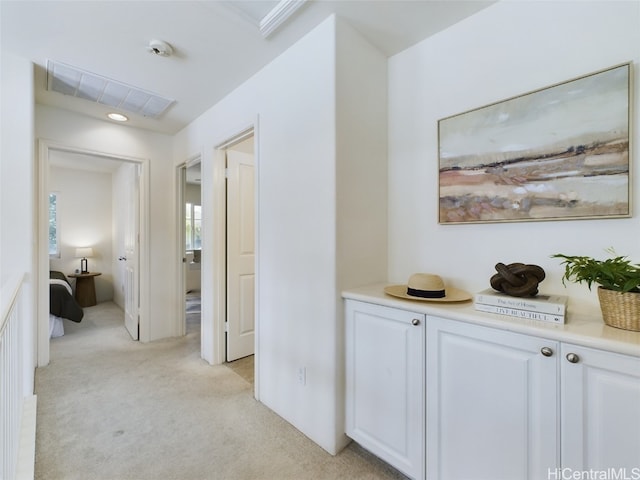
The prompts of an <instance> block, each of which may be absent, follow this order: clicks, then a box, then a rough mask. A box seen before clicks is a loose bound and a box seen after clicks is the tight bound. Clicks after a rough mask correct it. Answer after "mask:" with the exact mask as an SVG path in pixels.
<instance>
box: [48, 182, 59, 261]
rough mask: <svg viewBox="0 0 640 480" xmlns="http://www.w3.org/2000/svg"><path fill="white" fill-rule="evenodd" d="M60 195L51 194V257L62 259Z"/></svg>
mask: <svg viewBox="0 0 640 480" xmlns="http://www.w3.org/2000/svg"><path fill="white" fill-rule="evenodd" d="M58 227H59V226H58V194H57V193H50V194H49V256H50V257H57V258H60V229H59V228H58Z"/></svg>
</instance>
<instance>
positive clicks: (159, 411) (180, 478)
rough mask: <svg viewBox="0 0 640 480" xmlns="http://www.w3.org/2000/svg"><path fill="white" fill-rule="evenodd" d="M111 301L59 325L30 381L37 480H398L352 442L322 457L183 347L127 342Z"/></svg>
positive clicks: (242, 387)
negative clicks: (60, 332) (46, 360)
mask: <svg viewBox="0 0 640 480" xmlns="http://www.w3.org/2000/svg"><path fill="white" fill-rule="evenodd" d="M122 318H123V315H122V311H121V310H119V309H118V307H116V306H115V305H114V304H112V303H102V304H98V305H96V306H95V307H89V308H86V309H85V318H84V319H83V321H82V323H79V324H74V323H73V322H69V321H65V330H66V333H65V336H63V337H60V338H56V339H53V340H52V341H51V363H50V365H49V366H47V367H44V368H38V369H37V371H36V393H37V395H38V415H37V435H36V467H35V470H36V479H38V480H67V479H82V480H146V479H150V480H151V479H153V480H165V479H166V480H172V479H175V480H200V479H202V480H209V479H211V480H217V479H220V480H253V479H256V480H288V479H291V480H294V479H295V480H304V479H313V480H324V479H326V480H333V479H402V478H405V477H404V476H402V475H401V474H399V473H398V472H396V471H395V470H393V469H391V468H390V467H388V466H387V465H386V464H384V463H382V462H380V461H379V460H377V459H376V458H375V457H374V456H372V455H370V454H369V453H368V452H366V451H364V450H363V449H362V448H360V447H359V446H357V445H356V444H354V443H352V444H351V445H350V446H349V447H347V448H346V449H345V450H344V451H343V452H341V453H340V454H339V455H337V456H331V455H329V454H328V453H326V452H325V451H324V450H323V449H321V448H320V447H319V446H317V445H316V444H314V443H313V442H311V441H310V440H309V439H308V438H307V437H305V436H304V435H303V434H301V433H300V432H299V431H298V430H296V429H295V428H293V427H292V426H291V425H290V424H288V423H287V422H286V421H284V420H283V419H282V418H280V417H279V416H277V415H276V414H275V413H273V412H272V411H270V410H269V409H267V408H266V407H265V406H264V405H262V404H260V403H259V402H257V401H256V400H255V399H254V398H253V393H252V392H253V390H252V386H251V384H250V383H249V382H248V381H246V380H244V379H243V378H242V377H240V376H239V375H237V374H236V373H234V372H233V371H232V370H231V369H230V368H228V367H226V366H224V365H218V366H210V365H208V364H207V363H206V362H204V361H203V360H202V359H201V358H200V355H199V346H200V330H199V324H195V323H194V324H193V325H192V326H191V327H189V325H188V333H187V335H186V336H185V337H182V338H177V339H168V340H162V341H158V342H152V343H150V344H142V343H139V342H134V341H132V340H131V339H130V337H129V334H128V333H127V331H126V330H125V328H124V326H123V322H122Z"/></svg>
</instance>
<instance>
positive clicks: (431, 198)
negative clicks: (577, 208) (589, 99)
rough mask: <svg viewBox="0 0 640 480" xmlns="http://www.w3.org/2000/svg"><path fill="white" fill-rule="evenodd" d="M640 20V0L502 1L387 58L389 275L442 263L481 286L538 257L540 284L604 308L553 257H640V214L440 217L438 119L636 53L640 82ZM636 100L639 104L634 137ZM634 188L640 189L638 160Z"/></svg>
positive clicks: (452, 276)
mask: <svg viewBox="0 0 640 480" xmlns="http://www.w3.org/2000/svg"><path fill="white" fill-rule="evenodd" d="M639 25H640V2H637V1H628V2H608V1H593V2H582V1H580V2H574V1H569V2H521V1H514V2H511V1H508V2H499V3H497V4H495V5H493V6H491V7H489V8H488V9H486V10H483V11H481V12H480V13H478V14H476V15H475V16H473V17H471V18H468V19H466V20H464V21H462V22H460V23H458V24H456V25H454V26H453V27H451V28H449V29H447V30H446V31H444V32H441V33H440V34H438V35H435V36H434V37H431V38H429V39H427V40H425V41H423V42H421V43H419V44H418V45H416V46H414V47H412V48H410V49H408V50H406V51H404V52H402V53H400V54H398V55H396V56H394V57H393V58H391V59H390V62H389V212H390V217H389V244H390V246H389V252H390V253H389V257H390V263H389V280H390V281H393V282H399V283H403V282H406V280H407V278H408V277H409V275H410V274H411V273H413V272H418V271H426V272H434V273H438V274H440V275H442V276H443V277H444V278H445V280H448V281H451V282H452V283H454V284H455V285H456V286H458V287H461V288H465V289H468V290H469V291H472V292H473V291H478V290H481V289H484V288H487V287H488V286H489V278H490V277H491V275H493V274H494V273H495V269H494V266H495V264H496V263H497V262H503V263H511V262H523V263H533V264H537V265H540V266H541V267H542V268H544V269H545V271H546V272H547V279H546V280H544V282H543V283H542V285H541V291H543V292H545V293H560V294H568V295H570V307H569V308H570V311H574V312H580V311H587V310H593V309H596V311H597V309H598V306H597V297H596V292H595V291H593V292H589V290H588V289H587V288H586V287H585V286H583V285H569V287H568V289H566V290H565V288H564V287H563V286H562V283H561V281H560V277H561V275H562V271H561V268H560V266H559V262H558V261H557V260H556V259H550V258H549V256H550V255H552V254H553V253H557V252H562V253H567V254H580V255H583V254H584V255H595V256H598V257H602V258H605V257H606V255H607V254H606V252H605V251H604V249H605V248H607V247H609V246H614V247H615V249H616V250H617V251H618V253H620V254H626V255H629V256H630V257H631V258H632V259H634V260H635V261H636V262H638V261H640V243H639V242H638V235H639V232H640V220H639V218H638V216H637V213H636V215H635V216H634V217H633V218H630V219H615V220H614V219H609V220H574V221H558V222H532V223H506V224H484V225H438V223H437V222H438V210H437V203H438V175H437V174H438V138H437V121H438V119H440V118H444V117H447V116H450V115H453V114H456V113H460V112H464V111H467V110H470V109H473V108H476V107H480V106H483V105H486V104H489V103H492V102H496V101H500V100H502V99H505V98H509V97H512V96H515V95H519V94H522V93H526V92H528V91H531V90H534V89H538V88H542V87H545V86H548V85H552V84H555V83H558V82H562V81H565V80H569V79H572V78H575V77H577V76H581V75H583V74H587V73H590V72H593V71H597V70H600V69H603V68H606V67H609V66H613V65H617V64H619V63H624V62H627V61H630V60H631V61H633V62H634V70H635V72H634V73H635V81H634V89H635V90H636V92H637V91H640V89H639V88H638V87H639V85H640V83H639V82H640V75H638V65H640V48H639V47H638V46H639V45H640V28H638V26H639ZM639 99H640V96H638V95H636V98H635V101H634V105H633V106H632V111H633V112H634V118H633V123H634V125H635V126H634V127H633V130H632V137H633V139H632V140H633V141H634V142H635V143H636V144H637V143H638V125H639V124H640V122H638V118H639V116H640V106H639V103H638V102H639ZM634 153H636V152H635V151H634ZM632 162H633V160H632ZM632 187H633V189H634V190H635V191H638V188H639V187H640V185H639V181H638V173H637V169H636V173H635V174H634V175H633V178H632ZM635 197H636V198H637V195H636V196H635ZM633 211H635V212H638V201H637V200H634V205H633Z"/></svg>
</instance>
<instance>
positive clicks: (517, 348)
mask: <svg viewBox="0 0 640 480" xmlns="http://www.w3.org/2000/svg"><path fill="white" fill-rule="evenodd" d="M426 334H427V346H426V350H427V385H426V390H427V478H429V479H438V480H451V479H463V480H469V479H474V480H482V479H488V480H489V479H490V480H512V479H536V480H537V479H541V478H547V472H548V469H552V470H553V469H555V468H556V467H557V465H558V464H559V463H558V462H559V448H558V447H559V434H558V432H559V428H558V413H557V410H558V362H557V350H558V344H557V343H556V342H553V341H548V340H543V339H540V338H537V337H531V336H527V335H521V334H516V333H511V332H506V331H502V330H497V329H493V328H487V327H482V326H478V325H470V324H467V323H464V322H456V321H452V320H446V319H443V318H436V317H431V316H429V317H427V332H426ZM543 348H545V350H544V352H545V353H546V354H547V355H548V356H545V355H544V354H543V353H541V350H542V349H543ZM547 349H548V350H547Z"/></svg>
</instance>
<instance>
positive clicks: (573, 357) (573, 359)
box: [567, 353, 580, 363]
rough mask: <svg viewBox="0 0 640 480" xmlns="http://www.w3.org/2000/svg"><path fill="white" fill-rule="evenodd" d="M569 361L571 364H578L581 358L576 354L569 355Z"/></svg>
mask: <svg viewBox="0 0 640 480" xmlns="http://www.w3.org/2000/svg"><path fill="white" fill-rule="evenodd" d="M567 360H568V361H569V362H570V363H578V362H579V361H580V357H579V356H578V355H576V354H575V353H567Z"/></svg>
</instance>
